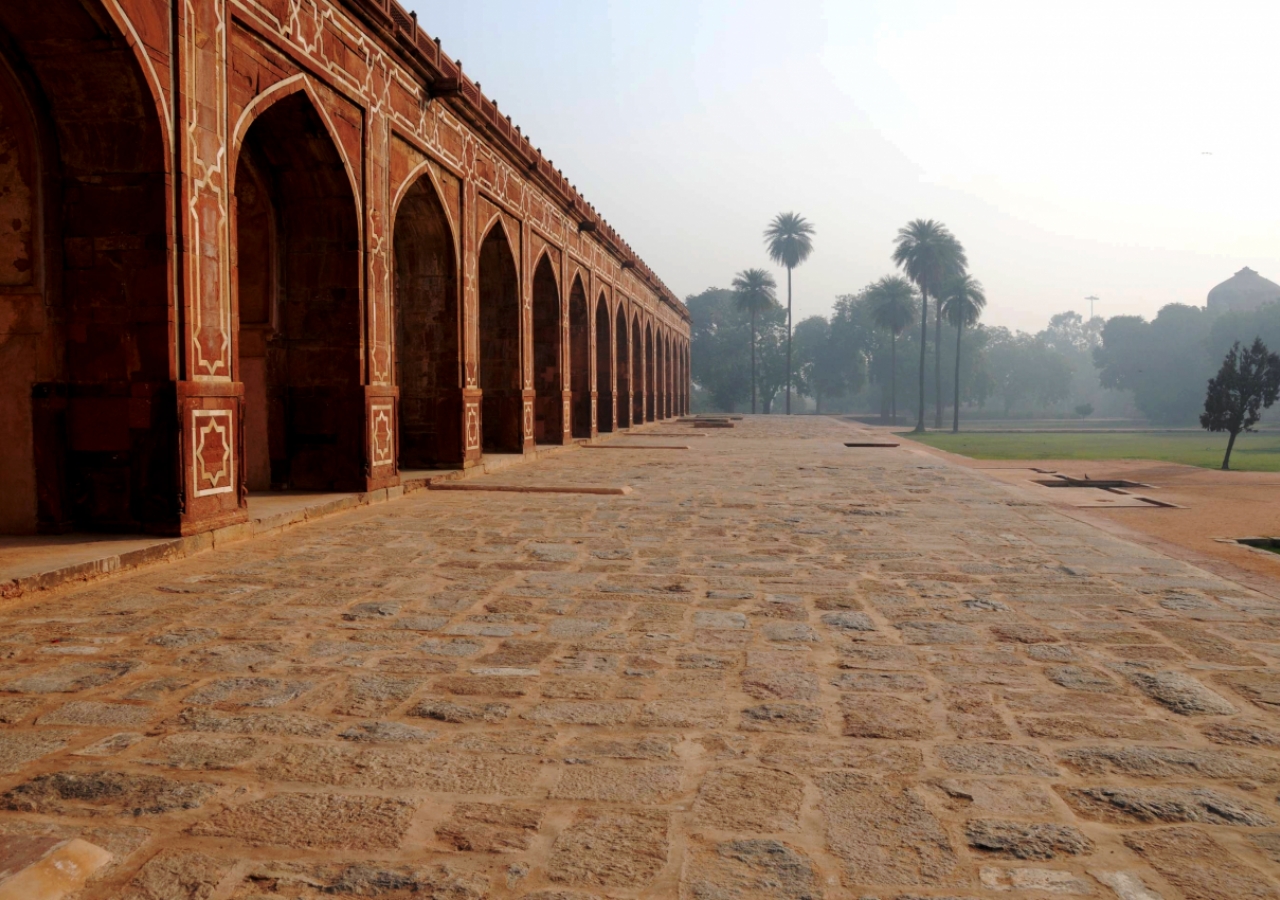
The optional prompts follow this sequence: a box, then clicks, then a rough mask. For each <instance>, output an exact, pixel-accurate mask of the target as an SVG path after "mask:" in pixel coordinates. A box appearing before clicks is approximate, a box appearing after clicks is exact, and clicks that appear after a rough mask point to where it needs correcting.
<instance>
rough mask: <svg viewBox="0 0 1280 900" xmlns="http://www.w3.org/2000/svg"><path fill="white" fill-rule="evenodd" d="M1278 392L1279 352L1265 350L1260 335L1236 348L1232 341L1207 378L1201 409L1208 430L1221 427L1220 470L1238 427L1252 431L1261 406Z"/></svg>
mask: <svg viewBox="0 0 1280 900" xmlns="http://www.w3.org/2000/svg"><path fill="white" fill-rule="evenodd" d="M1277 395H1280V356H1277V355H1276V354H1274V353H1271V352H1270V351H1268V350H1267V345H1266V344H1264V343H1262V338H1260V337H1257V338H1254V339H1253V346H1252V347H1250V348H1249V349H1248V350H1244V351H1241V350H1240V342H1239V341H1236V342H1235V343H1234V344H1232V345H1231V349H1230V350H1228V351H1227V355H1226V358H1225V359H1223V360H1222V368H1221V369H1219V370H1218V374H1217V375H1215V376H1214V377H1212V378H1210V379H1209V389H1208V391H1207V393H1206V396H1205V399H1204V412H1203V413H1201V414H1200V424H1201V425H1202V426H1203V427H1204V428H1207V429H1208V430H1209V431H1225V432H1227V433H1228V434H1229V435H1231V436H1230V437H1229V438H1228V439H1227V453H1226V455H1225V456H1223V457H1222V470H1223V471H1224V472H1225V471H1226V470H1227V469H1229V468H1230V467H1231V451H1232V449H1233V448H1234V447H1235V445H1236V436H1237V435H1238V434H1240V432H1242V431H1252V430H1253V426H1254V425H1256V424H1258V419H1259V418H1260V417H1261V415H1262V410H1264V409H1266V408H1267V407H1269V406H1271V404H1273V403H1275V402H1276V397H1277Z"/></svg>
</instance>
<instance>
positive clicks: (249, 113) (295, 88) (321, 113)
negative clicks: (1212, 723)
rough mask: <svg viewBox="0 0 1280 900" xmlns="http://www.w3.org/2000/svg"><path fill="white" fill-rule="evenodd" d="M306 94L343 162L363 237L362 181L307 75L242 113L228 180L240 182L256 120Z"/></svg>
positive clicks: (260, 97) (284, 82)
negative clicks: (287, 101)
mask: <svg viewBox="0 0 1280 900" xmlns="http://www.w3.org/2000/svg"><path fill="white" fill-rule="evenodd" d="M299 93H301V94H305V95H306V97H307V100H308V102H309V103H310V105H311V108H312V109H313V110H314V111H315V114H316V116H317V118H318V119H319V121H320V123H321V124H322V125H323V127H324V130H325V131H326V132H327V133H328V135H329V141H330V142H331V143H332V145H333V148H334V150H336V151H337V154H338V157H339V158H340V159H341V160H342V169H343V171H344V172H345V173H346V175H347V182H348V184H349V185H350V188H351V196H352V197H353V198H354V200H355V203H356V208H357V215H356V224H357V228H358V229H359V233H360V234H361V235H363V234H364V216H363V215H362V214H360V205H361V200H360V198H361V190H360V179H359V178H358V177H357V176H356V170H355V167H354V166H353V165H352V163H351V158H350V157H349V156H348V155H347V148H346V147H345V146H344V145H343V143H342V139H341V138H340V137H339V136H338V129H337V128H336V127H334V124H333V119H331V118H330V117H329V111H328V110H327V109H325V104H324V102H323V101H322V100H321V99H320V94H319V93H318V92H317V90H316V87H315V84H314V83H313V82H312V80H311V78H310V77H309V76H307V75H305V74H301V73H300V74H297V75H291V76H289V77H288V78H284V79H282V80H280V81H277V82H276V83H275V84H273V85H271V87H269V88H267V89H266V90H265V91H263V92H262V93H260V94H258V95H257V96H256V97H254V98H253V99H252V100H251V101H249V102H248V103H247V104H245V107H244V109H242V110H241V111H240V115H239V116H238V117H237V118H236V124H235V127H234V128H232V130H231V139H230V140H229V141H228V144H229V146H230V147H231V154H230V155H231V161H230V165H229V167H228V172H227V178H228V181H229V182H230V183H231V184H233V185H234V184H235V183H236V178H238V177H239V176H238V172H237V170H238V167H239V165H240V159H241V157H242V155H243V149H244V141H245V138H246V137H247V135H248V133H249V129H250V128H252V127H253V125H254V123H255V122H257V120H258V119H259V118H260V117H261V116H263V115H264V114H266V113H267V112H268V111H270V110H271V109H272V108H273V107H274V106H275V105H276V104H277V103H280V102H282V101H284V100H288V99H289V98H290V97H293V96H295V95H296V94H299Z"/></svg>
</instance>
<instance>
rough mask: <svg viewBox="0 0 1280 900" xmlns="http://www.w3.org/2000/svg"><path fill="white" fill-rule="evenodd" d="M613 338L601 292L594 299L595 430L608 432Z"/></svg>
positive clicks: (611, 409)
mask: <svg viewBox="0 0 1280 900" xmlns="http://www.w3.org/2000/svg"><path fill="white" fill-rule="evenodd" d="M613 343H614V338H613V323H612V322H611V321H610V316H609V298H608V297H607V296H605V292H604V291H601V292H600V296H599V297H598V298H596V430H597V431H601V432H610V431H613V430H614V428H615V421H614V420H615V418H616V415H615V412H614V402H613V401H614V394H615V390H614V370H615V369H616V368H617V365H616V364H615V363H614V346H613Z"/></svg>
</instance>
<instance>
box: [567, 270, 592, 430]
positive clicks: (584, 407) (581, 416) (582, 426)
mask: <svg viewBox="0 0 1280 900" xmlns="http://www.w3.org/2000/svg"><path fill="white" fill-rule="evenodd" d="M568 382H569V391H570V398H569V409H570V411H571V413H570V414H571V415H572V420H571V421H570V423H569V424H570V427H571V428H572V430H573V436H574V437H575V438H589V437H591V311H590V310H589V309H588V308H587V292H586V289H585V288H584V287H583V284H582V275H581V273H580V272H579V273H577V274H575V275H574V276H573V287H572V288H571V289H570V290H569V378H568Z"/></svg>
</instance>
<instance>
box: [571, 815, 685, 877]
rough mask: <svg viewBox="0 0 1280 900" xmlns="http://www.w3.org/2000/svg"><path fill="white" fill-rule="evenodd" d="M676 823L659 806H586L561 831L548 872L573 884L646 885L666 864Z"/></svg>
mask: <svg viewBox="0 0 1280 900" xmlns="http://www.w3.org/2000/svg"><path fill="white" fill-rule="evenodd" d="M670 828H671V822H670V815H669V814H668V813H666V812H661V811H658V810H639V809H627V808H625V807H624V808H618V809H609V810H600V811H582V812H580V813H579V814H578V815H577V816H576V817H575V818H574V820H573V821H572V822H571V823H570V824H569V825H568V827H566V828H565V829H564V830H563V831H561V832H560V834H559V835H558V836H557V837H556V840H555V844H554V845H553V846H552V849H551V858H550V860H548V862H547V874H548V876H549V877H550V878H551V880H552V881H556V882H563V883H566V884H570V885H582V886H596V887H606V888H607V887H620V888H632V889H635V888H642V887H644V886H645V885H647V884H648V883H649V882H651V881H652V880H653V878H654V876H656V875H657V874H658V871H659V870H660V869H661V868H662V867H663V866H665V865H666V862H667V854H668V853H669V852H670Z"/></svg>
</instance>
